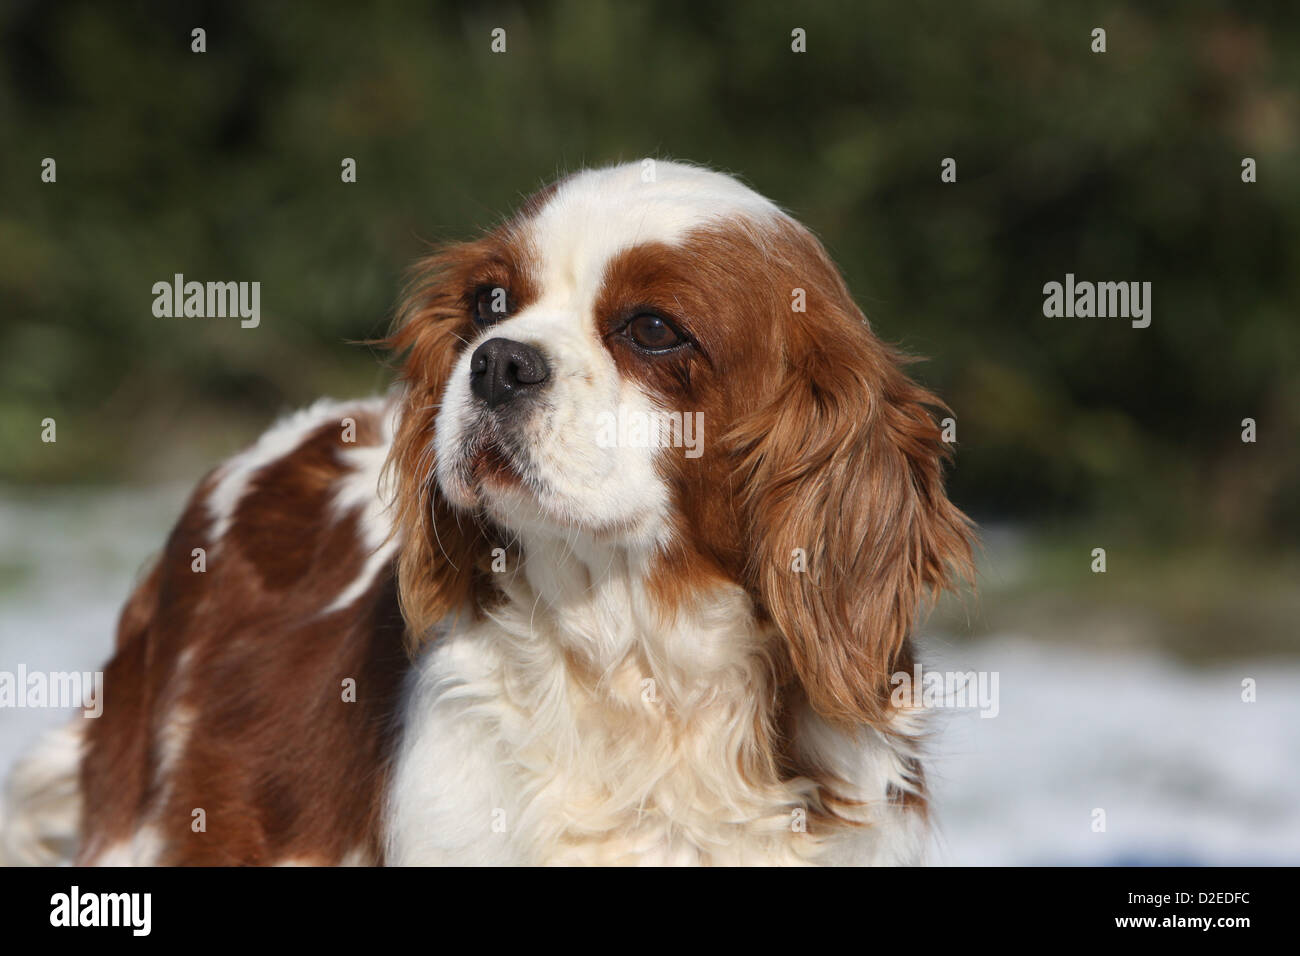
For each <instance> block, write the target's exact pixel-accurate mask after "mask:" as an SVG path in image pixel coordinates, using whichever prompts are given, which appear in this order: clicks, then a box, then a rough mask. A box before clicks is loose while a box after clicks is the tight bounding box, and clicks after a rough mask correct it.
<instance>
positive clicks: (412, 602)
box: [384, 243, 488, 646]
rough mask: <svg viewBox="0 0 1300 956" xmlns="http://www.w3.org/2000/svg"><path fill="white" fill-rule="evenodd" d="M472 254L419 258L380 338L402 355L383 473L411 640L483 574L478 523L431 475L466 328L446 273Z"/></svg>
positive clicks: (468, 247) (456, 604)
mask: <svg viewBox="0 0 1300 956" xmlns="http://www.w3.org/2000/svg"><path fill="white" fill-rule="evenodd" d="M476 257H477V254H476V249H475V245H474V244H472V243H469V244H465V245H461V246H453V247H450V248H448V249H446V250H443V251H441V252H439V253H436V254H435V255H432V256H430V257H428V258H426V259H425V260H423V261H422V262H420V263H419V264H418V265H417V266H416V276H417V278H416V280H415V281H414V282H413V283H412V285H411V287H410V288H409V290H408V292H407V295H406V297H405V301H404V304H403V306H402V308H401V311H400V313H399V315H398V325H397V329H396V331H395V332H394V333H393V334H392V335H391V336H390V337H389V338H388V339H387V340H386V341H385V342H384V344H385V345H386V346H388V347H389V348H391V349H393V351H394V352H395V354H397V355H398V356H401V357H403V359H404V360H403V365H402V374H401V381H402V383H403V384H404V386H405V396H404V398H403V405H402V408H401V411H400V419H399V421H398V425H397V433H396V435H395V437H394V441H393V448H392V451H391V452H390V453H389V457H388V463H387V471H388V473H389V475H390V478H391V480H392V489H393V491H394V499H393V508H394V509H395V515H394V527H395V528H396V531H397V533H398V534H400V535H401V540H402V544H401V551H400V554H399V557H398V565H397V580H398V589H399V595H400V598H401V605H402V612H403V614H404V615H405V617H406V622H407V634H408V638H409V639H410V640H411V641H412V642H413V644H415V645H417V646H418V645H419V644H420V643H422V642H423V641H425V640H427V639H428V638H429V637H430V636H431V634H430V630H431V628H433V627H434V625H436V624H437V623H438V622H439V621H441V620H443V619H444V618H446V617H447V616H448V615H451V614H455V613H460V612H463V611H465V610H472V609H473V607H474V604H473V598H474V596H475V594H476V593H477V590H478V588H479V587H480V586H481V585H482V577H483V576H482V572H481V570H480V569H479V568H478V567H477V563H478V560H479V558H480V556H482V555H483V554H484V553H485V552H486V550H487V547H488V545H487V539H486V537H485V534H484V531H483V529H482V528H481V527H480V526H479V523H478V522H477V521H476V520H474V519H473V518H472V517H470V516H468V515H463V514H457V513H456V512H454V511H453V510H452V508H451V506H450V505H449V504H448V503H447V501H446V499H445V498H444V497H443V495H442V492H441V491H440V490H439V488H438V485H437V481H436V480H435V478H434V443H433V437H434V423H435V419H436V418H437V416H438V409H439V407H440V405H441V402H442V393H443V389H444V387H445V386H446V384H447V379H448V377H449V376H450V374H451V370H452V368H453V367H454V365H455V363H456V359H457V357H458V356H459V354H460V349H461V345H462V342H463V336H464V335H465V334H466V332H467V329H466V311H465V309H466V307H465V304H464V302H463V301H462V292H461V290H460V288H459V287H458V285H456V284H455V283H454V282H451V281H448V278H449V275H454V274H455V272H456V270H457V268H458V266H461V265H466V264H469V263H471V262H473V261H474V260H475V259H476Z"/></svg>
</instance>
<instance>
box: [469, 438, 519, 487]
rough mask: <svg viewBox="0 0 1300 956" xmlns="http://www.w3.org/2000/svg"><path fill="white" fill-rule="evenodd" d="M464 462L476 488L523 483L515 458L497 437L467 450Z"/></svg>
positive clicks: (478, 443) (476, 443)
mask: <svg viewBox="0 0 1300 956" xmlns="http://www.w3.org/2000/svg"><path fill="white" fill-rule="evenodd" d="M464 460H465V466H466V467H465V470H466V471H467V472H468V477H469V479H470V481H469V483H470V484H472V485H474V486H476V487H477V486H481V485H484V484H488V483H491V484H497V485H501V484H508V485H511V486H514V485H519V484H521V483H522V482H523V476H522V474H521V473H520V469H519V467H518V466H517V465H516V464H515V459H514V456H513V455H512V454H511V453H510V452H509V451H508V450H507V449H506V448H505V447H503V445H502V442H501V440H500V439H499V438H497V437H496V436H495V435H493V436H490V437H489V438H488V439H487V440H486V441H478V442H475V443H474V447H472V448H470V449H468V450H467V454H466V456H465V459H464Z"/></svg>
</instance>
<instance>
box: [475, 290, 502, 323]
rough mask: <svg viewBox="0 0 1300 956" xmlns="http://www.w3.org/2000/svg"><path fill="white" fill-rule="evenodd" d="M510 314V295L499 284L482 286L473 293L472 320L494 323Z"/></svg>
mask: <svg viewBox="0 0 1300 956" xmlns="http://www.w3.org/2000/svg"><path fill="white" fill-rule="evenodd" d="M509 314H510V297H509V295H508V294H507V292H506V290H505V289H503V288H502V287H501V286H484V287H483V288H481V289H479V290H478V291H477V292H475V293H474V321H475V322H476V323H478V324H479V325H480V326H483V327H487V326H489V325H495V324H496V323H498V322H500V321H501V320H502V319H504V318H505V317H506V316H507V315H509Z"/></svg>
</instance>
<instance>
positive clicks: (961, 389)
mask: <svg viewBox="0 0 1300 956" xmlns="http://www.w3.org/2000/svg"><path fill="white" fill-rule="evenodd" d="M1063 7H1064V5H1060V4H1048V3H1032V2H1002V0H998V2H994V0H987V2H977V3H970V4H951V3H942V2H929V0H923V2H912V3H908V4H885V3H880V4H874V3H872V4H863V3H845V4H834V3H812V4H807V5H800V6H799V7H798V8H797V9H796V8H793V7H790V6H789V5H786V4H777V3H746V4H734V5H731V4H712V3H701V2H698V0H695V2H660V3H648V2H618V3H614V2H577V0H573V2H559V3H551V4H522V3H520V4H491V3H487V4H474V5H472V6H467V7H461V6H459V5H454V4H450V3H437V2H429V0H421V2H410V3H400V2H376V3H369V4H366V5H365V6H364V9H361V8H359V7H358V6H357V5H354V4H343V3H337V4H318V5H317V4H314V5H311V7H310V8H308V7H307V6H306V5H293V6H290V5H287V4H283V5H282V4H272V3H217V2H213V3H197V2H184V0H182V2H172V3H167V4H161V3H158V4H144V3H137V4H130V3H126V4H112V5H109V4H96V3H91V2H53V0H47V2H24V0H15V2H11V3H8V4H6V5H4V6H3V7H2V8H0V129H3V131H4V137H3V145H2V146H0V322H2V323H3V325H2V327H0V388H2V389H3V391H2V392H0V397H2V402H0V670H10V671H12V670H15V669H16V668H17V666H18V664H19V663H23V664H25V665H26V666H27V667H28V668H29V669H39V668H44V669H71V668H77V669H94V668H98V667H99V666H100V665H101V664H102V662H103V660H104V658H105V657H106V655H107V654H108V653H109V651H110V648H111V643H112V629H113V623H114V620H115V616H116V613H117V610H118V608H119V607H120V604H121V602H122V601H123V600H124V598H125V596H126V594H127V592H128V590H129V588H130V585H131V582H132V581H133V580H134V578H135V576H136V574H137V572H138V571H139V569H140V567H141V566H142V565H143V564H144V562H146V561H147V559H148V558H149V556H150V555H151V554H152V553H153V551H154V550H156V549H157V548H158V547H160V545H161V543H162V540H163V536H164V535H165V534H166V531H167V529H168V527H169V525H170V523H171V521H172V520H173V519H174V518H175V516H176V515H177V513H178V511H179V507H180V503H181V500H182V498H183V496H184V495H185V493H186V492H187V490H188V487H189V486H190V485H191V484H192V483H193V482H194V481H195V480H196V479H197V478H198V477H199V476H200V475H201V474H202V473H203V472H204V471H205V470H206V469H207V468H208V467H210V466H211V465H212V464H213V463H214V462H215V461H217V460H218V459H219V458H221V457H222V456H224V455H227V454H229V453H231V452H232V451H234V450H236V449H238V448H239V447H240V446H241V445H242V444H243V443H246V442H247V441H249V440H250V439H251V438H253V437H254V436H255V435H257V434H258V433H259V432H260V431H261V430H262V429H263V428H264V427H265V426H266V425H267V423H268V422H269V421H270V420H271V419H272V418H273V417H274V416H275V415H277V414H278V413H280V412H283V411H285V410H288V409H291V408H294V407H296V406H299V405H302V404H305V403H307V402H310V401H311V400H312V399H314V398H315V397H317V396H319V395H322V394H330V395H336V396H350V395H359V394H367V393H372V392H375V391H378V390H382V389H383V388H385V387H386V384H387V382H388V381H389V378H390V374H391V373H390V371H389V370H387V369H386V368H385V367H384V366H383V356H382V355H379V354H377V353H376V352H375V351H374V350H373V349H371V348H368V347H366V346H363V345H357V344H351V343H355V342H357V341H358V340H363V339H366V338H368V337H372V336H375V335H379V334H382V333H383V332H384V331H385V330H386V329H387V327H388V324H389V322H390V320H391V316H392V313H393V306H394V302H395V299H396V295H397V292H398V290H399V288H400V286H401V283H402V280H403V276H404V270H405V268H406V267H407V265H408V264H409V263H410V262H411V261H412V260H413V259H414V258H415V257H417V256H418V255H420V254H421V253H422V252H423V251H424V249H425V248H426V245H427V243H429V242H436V241H439V240H442V239H454V238H463V237H466V236H470V235H472V234H474V233H475V232H476V231H478V230H479V229H481V228H483V227H485V226H489V225H491V224H493V223H494V222H495V221H496V220H497V219H498V218H499V217H501V216H502V215H504V214H505V213H507V212H508V211H509V210H510V209H511V208H512V207H513V206H515V204H517V202H518V201H519V199H520V197H521V196H523V195H526V194H528V193H530V192H532V191H533V190H534V189H536V188H537V187H539V186H540V185H542V184H543V183H545V182H547V181H549V180H551V179H552V178H554V177H555V176H556V175H557V174H558V173H562V172H564V171H567V170H572V169H575V168H578V167H580V166H583V165H596V164H603V163H608V162H613V161H617V160H631V159H637V158H640V157H644V156H656V157H665V158H668V157H671V158H680V159H689V160H692V161H696V162H701V163H705V164H708V165H711V166H714V167H718V168H721V169H724V170H728V171H732V172H734V173H737V174H739V175H740V176H741V177H742V178H744V179H745V180H746V181H748V182H749V183H750V184H751V185H753V186H754V187H755V188H756V189H757V190H758V191H760V192H762V193H764V194H765V195H767V196H770V197H772V198H773V199H775V200H776V201H777V202H778V203H780V204H781V205H783V206H784V207H785V208H787V209H788V210H789V211H790V212H791V213H793V214H794V215H795V216H796V217H798V218H799V219H801V220H802V221H804V222H805V223H807V224H808V225H809V226H810V227H811V228H813V229H814V230H815V231H816V232H817V233H818V234H819V235H820V236H821V237H822V238H823V240H824V241H825V243H826V245H827V247H828V248H829V250H830V251H831V253H832V255H833V256H834V258H835V259H836V261H837V262H838V263H839V264H840V265H841V267H842V268H843V270H844V272H845V274H846V276H847V278H848V281H849V285H850V287H851V288H852V289H853V290H854V291H855V293H856V295H857V297H858V300H859V302H860V304H861V305H862V306H863V308H864V310H865V311H866V313H867V315H868V316H869V317H870V319H871V322H872V324H873V327H874V328H875V329H876V331H877V333H878V334H880V335H881V336H882V337H883V338H885V339H887V340H890V341H893V342H896V343H898V344H900V345H901V346H902V347H903V348H904V349H906V350H907V351H909V352H913V353H916V354H919V355H923V356H927V357H928V361H927V362H925V363H924V364H922V365H919V366H917V367H916V368H915V374H916V376H917V377H918V378H920V379H921V380H922V381H924V382H925V383H926V384H928V385H930V386H931V387H933V388H934V389H935V390H936V391H937V392H938V393H939V394H940V395H942V396H943V397H944V398H945V399H946V400H947V401H948V403H949V404H950V405H951V406H952V409H953V412H954V416H955V418H956V420H957V422H958V426H957V429H958V449H959V450H958V454H957V457H956V463H955V466H954V468H953V470H952V472H951V477H950V489H951V494H952V496H953V497H954V499H955V500H956V501H957V502H958V503H959V504H960V505H961V506H962V507H963V508H964V509H966V510H967V511H968V512H969V513H970V514H971V515H972V516H973V517H974V518H975V519H976V520H977V521H978V522H979V523H980V525H981V528H982V535H983V541H984V550H983V553H982V556H981V573H980V581H979V589H978V594H977V595H966V596H964V598H963V599H960V600H954V601H950V602H945V603H943V604H942V605H941V606H940V607H939V609H938V610H937V612H936V613H935V615H934V616H932V617H931V618H930V621H929V624H928V625H927V627H926V628H925V632H926V635H927V637H926V640H927V645H928V647H929V649H930V654H931V655H932V659H933V661H934V662H935V666H951V667H952V668H954V669H959V670H969V669H983V670H995V671H998V672H999V674H1000V689H1001V697H1002V700H1001V710H1000V713H999V715H998V717H997V718H995V719H991V720H984V719H980V718H979V717H978V716H977V715H975V714H972V713H969V712H961V713H959V712H951V713H949V714H946V715H945V720H944V721H943V726H942V731H941V732H940V733H939V734H937V736H936V738H935V740H934V742H933V745H932V750H933V752H934V759H933V762H932V767H933V770H932V778H933V780H934V784H935V787H936V790H937V795H938V801H937V808H938V812H939V818H940V821H941V822H942V823H943V825H944V832H945V837H946V839H945V846H944V848H943V850H942V852H941V854H940V859H941V860H943V861H946V862H952V863H1149V862H1155V863H1168V862H1173V863H1184V862H1185V863H1220V862H1247V863H1249V862H1260V863H1267V862H1289V863H1300V640H1298V639H1297V638H1298V635H1297V626H1296V621H1297V620H1300V543H1298V542H1300V535H1298V532H1300V495H1298V494H1297V489H1298V488H1300V446H1298V444H1297V441H1296V437H1297V434H1298V433H1300V376H1298V375H1297V372H1298V371H1300V322H1297V303H1298V302H1300V187H1298V186H1297V178H1296V175H1297V160H1298V159H1300V155H1298V151H1300V8H1297V7H1296V6H1295V5H1294V4H1287V3H1259V4H1246V5H1242V4H1234V3H1228V2H1209V0H1181V2H1177V3H1175V2H1172V0H1170V2H1151V3H1144V4H1124V3H1082V4H1070V5H1068V9H1066V8H1063ZM195 27H202V28H203V29H205V30H206V42H207V52H206V53H202V54H197V53H193V52H191V30H192V29H194V28H195ZM497 27H501V28H504V29H505V31H506V43H507V49H506V52H505V53H493V52H492V51H491V31H492V30H493V29H494V28H497ZM796 27H801V28H803V29H804V30H806V34H807V52H806V53H802V54H796V53H793V52H792V51H791V31H792V30H793V29H794V28H796ZM1096 27H1102V28H1104V29H1105V30H1106V38H1107V39H1106V42H1107V52H1105V53H1104V54H1097V53H1093V52H1091V49H1090V47H1091V45H1092V42H1093V41H1092V36H1091V32H1092V30H1093V29H1094V28H1096ZM45 157H53V158H54V159H55V160H56V161H57V177H58V178H57V182H56V183H54V184H47V183H43V182H41V178H40V173H41V161H42V159H43V158H45ZM344 157H351V158H354V159H355V160H356V163H357V181H356V182H355V183H351V184H344V183H342V182H341V181H340V164H341V162H342V160H343V158H344ZM945 157H952V158H954V159H956V160H957V182H956V183H955V184H948V183H943V182H941V181H940V175H939V173H940V162H941V160H942V159H943V158H945ZM1245 157H1251V158H1253V159H1254V160H1255V161H1256V163H1257V168H1258V181H1257V182H1255V183H1250V184H1247V183H1243V181H1242V176H1241V164H1242V160H1243V158H1245ZM177 272H181V273H184V274H185V275H186V277H187V278H193V279H198V280H200V281H204V280H218V279H220V280H257V281H260V282H261V284H262V293H261V295H262V298H261V311H262V319H261V325H260V327H258V328H256V329H241V328H240V327H239V324H238V321H237V320H230V319H224V320H223V319H193V318H190V319H183V318H182V319H160V318H156V317H154V315H153V313H152V303H153V293H152V286H153V283H155V282H158V281H169V280H170V278H171V277H172V275H173V274H174V273H177ZM1067 272H1072V273H1074V274H1075V276H1076V277H1077V278H1078V279H1080V280H1114V281H1120V280H1124V281H1146V282H1150V283H1152V287H1153V291H1152V305H1153V311H1152V316H1153V319H1152V323H1151V326H1150V327H1149V328H1147V329H1133V328H1131V327H1130V325H1129V322H1128V321H1126V320H1123V319H1101V318H1091V319H1086V318H1075V319H1065V318H1045V317H1044V316H1043V314H1042V305H1043V292H1042V287H1043V284H1044V283H1046V282H1049V281H1057V282H1060V281H1063V279H1064V276H1065V274H1066V273H1067ZM45 418H54V419H55V420H56V422H57V429H58V431H57V437H58V440H57V442H56V443H53V444H50V443H45V442H42V441H41V427H42V426H41V422H42V420H43V419H45ZM1244 418H1253V419H1254V420H1255V421H1256V423H1257V440H1256V441H1255V442H1254V443H1243V441H1242V419H1244ZM1098 547H1101V548H1105V549H1106V553H1107V571H1106V573H1104V574H1095V573H1093V572H1092V571H1091V564H1092V560H1093V559H1092V554H1091V552H1092V549H1094V548H1098ZM1247 678H1250V679H1253V680H1255V681H1256V682H1257V686H1258V700H1257V701H1256V702H1255V703H1245V702H1243V701H1242V699H1241V693H1242V681H1243V680H1245V679H1247ZM61 719H66V715H64V714H59V713H51V712H48V711H47V712H37V711H16V710H14V711H9V710H0V770H2V769H3V768H4V767H5V766H7V764H8V762H9V761H11V760H12V759H13V757H14V756H15V755H16V753H17V752H18V751H19V750H21V749H22V747H24V746H25V745H26V743H27V741H28V740H29V739H30V737H31V735H32V734H33V733H34V732H35V731H36V729H37V728H38V727H40V726H43V725H46V724H49V723H52V722H57V721H58V720H61ZM1096 808H1102V809H1105V810H1106V812H1107V821H1108V826H1107V830H1106V832H1104V833H1096V832H1093V831H1092V827H1091V822H1092V817H1091V814H1092V811H1093V810H1094V809H1096Z"/></svg>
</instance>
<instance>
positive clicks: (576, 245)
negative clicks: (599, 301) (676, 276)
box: [526, 160, 783, 297]
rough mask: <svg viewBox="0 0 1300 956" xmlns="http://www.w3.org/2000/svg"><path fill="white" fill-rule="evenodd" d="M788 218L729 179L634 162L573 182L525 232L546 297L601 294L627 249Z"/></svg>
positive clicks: (693, 169) (558, 191) (561, 189)
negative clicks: (726, 225)
mask: <svg viewBox="0 0 1300 956" xmlns="http://www.w3.org/2000/svg"><path fill="white" fill-rule="evenodd" d="M647 162H650V161H647ZM651 176H653V179H651ZM647 180H650V181H647ZM782 215H783V214H782V212H781V210H780V209H778V208H777V207H776V205H775V204H773V203H772V202H771V201H770V200H768V199H765V198H764V197H762V196H760V195H759V194H758V193H756V192H754V191H753V190H752V189H750V188H749V187H748V186H745V185H743V184H741V183H740V182H738V181H737V180H735V179H733V178H731V177H730V176H727V175H725V174H723V173H717V172H714V171H713V170H710V169H703V168H701V167H698V166H690V165H687V164H685V163H674V162H667V161H660V160H654V161H653V166H647V165H646V164H645V163H642V162H634V163H626V164H624V165H622V166H610V167H607V168H605V169H592V170H586V171H584V172H581V173H576V174H574V175H573V176H570V177H569V178H568V179H566V180H564V181H563V182H561V183H560V184H559V186H558V187H557V188H556V190H555V193H554V195H552V196H551V197H550V199H549V200H547V202H546V204H545V205H544V206H543V207H542V208H541V210H540V211H539V212H538V213H537V215H536V216H535V217H534V218H533V220H532V221H531V222H530V223H529V224H528V225H527V227H526V228H527V229H528V231H529V233H530V237H531V239H532V240H533V243H534V246H535V248H536V250H537V254H538V256H539V257H540V259H541V274H540V275H539V277H538V278H539V279H540V280H541V285H542V294H543V297H545V296H546V294H547V293H548V292H555V291H558V290H559V289H560V288H564V289H566V290H568V291H575V290H579V291H595V290H597V289H598V288H599V285H600V280H601V278H602V276H603V274H604V269H605V265H606V264H607V263H608V262H609V260H610V259H611V258H613V257H614V256H615V255H617V254H618V253H619V252H621V251H622V250H624V249H629V248H632V247H633V246H638V245H642V244H644V243H652V242H662V243H667V244H669V245H672V244H675V243H677V242H680V241H681V240H682V239H684V238H685V237H686V236H687V235H688V234H689V233H690V232H691V231H692V230H695V229H698V228H700V227H701V226H706V225H709V224H710V223H714V222H719V221H724V220H726V219H728V218H734V217H737V216H740V217H744V218H747V219H750V220H754V221H757V222H766V221H770V220H774V219H776V218H778V217H780V216H782Z"/></svg>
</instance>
